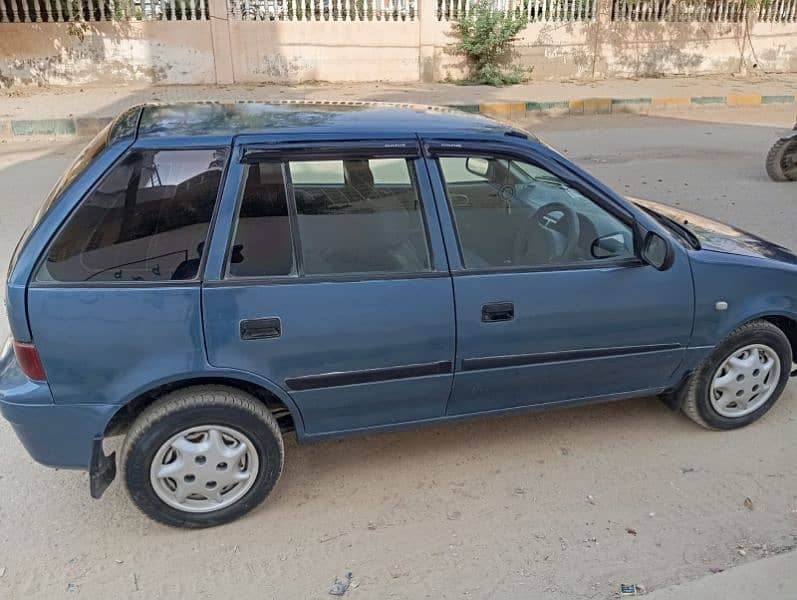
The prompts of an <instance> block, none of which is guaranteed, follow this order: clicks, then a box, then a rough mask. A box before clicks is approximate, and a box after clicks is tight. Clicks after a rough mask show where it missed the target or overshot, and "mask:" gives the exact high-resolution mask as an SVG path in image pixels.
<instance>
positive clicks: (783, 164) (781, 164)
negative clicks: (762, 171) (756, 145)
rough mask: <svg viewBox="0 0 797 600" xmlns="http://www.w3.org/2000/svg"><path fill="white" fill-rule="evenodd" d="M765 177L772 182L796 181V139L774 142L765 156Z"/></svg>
mask: <svg viewBox="0 0 797 600" xmlns="http://www.w3.org/2000/svg"><path fill="white" fill-rule="evenodd" d="M767 175H769V176H770V178H771V179H773V180H774V181H797V137H791V138H784V139H781V140H778V141H777V142H775V145H774V146H772V149H770V151H769V154H768V155H767Z"/></svg>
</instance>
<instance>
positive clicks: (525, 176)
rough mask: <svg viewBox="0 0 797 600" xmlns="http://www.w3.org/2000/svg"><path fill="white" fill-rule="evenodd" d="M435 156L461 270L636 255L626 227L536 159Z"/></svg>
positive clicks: (534, 266)
mask: <svg viewBox="0 0 797 600" xmlns="http://www.w3.org/2000/svg"><path fill="white" fill-rule="evenodd" d="M438 162H439V165H440V170H441V172H442V175H443V180H444V182H445V186H446V193H447V195H448V201H449V204H450V206H451V211H452V214H453V216H454V222H455V226H456V228H457V235H458V236H459V243H460V248H461V251H462V260H463V262H464V265H465V267H466V268H467V269H476V270H478V269H493V268H512V267H531V268H537V267H543V268H544V267H553V266H561V265H568V264H572V263H586V262H594V261H604V260H606V259H610V258H611V259H628V258H632V257H633V256H634V252H633V235H632V230H631V228H630V227H629V226H628V225H626V224H625V223H624V222H623V221H621V220H620V219H619V218H617V217H615V216H614V215H612V214H611V213H609V212H608V211H606V210H605V209H603V208H602V207H600V206H598V205H597V204H595V202H593V201H592V200H590V199H589V198H587V197H586V196H584V195H583V194H582V193H580V192H579V191H578V190H576V189H574V188H573V187H571V186H570V185H568V184H567V183H565V182H564V181H562V180H561V179H559V178H558V177H556V176H555V175H553V174H551V173H549V172H548V171H546V170H544V169H542V168H540V167H538V166H536V165H533V164H530V163H526V162H522V161H516V160H509V159H503V158H496V157H489V156H477V155H474V156H452V157H441V158H440V159H438Z"/></svg>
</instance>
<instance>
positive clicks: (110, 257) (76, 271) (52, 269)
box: [37, 149, 227, 282]
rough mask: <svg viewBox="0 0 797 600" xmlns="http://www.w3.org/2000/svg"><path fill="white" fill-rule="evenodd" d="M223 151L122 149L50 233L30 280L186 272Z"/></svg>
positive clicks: (209, 209) (193, 261)
mask: <svg viewBox="0 0 797 600" xmlns="http://www.w3.org/2000/svg"><path fill="white" fill-rule="evenodd" d="M226 156H227V151H226V149H215V150H214V149H209V150H136V151H133V152H130V153H128V154H127V155H125V156H124V157H123V158H122V159H121V160H120V161H119V162H118V163H117V164H116V165H115V166H114V167H113V168H111V169H110V171H109V172H108V173H106V175H105V176H104V177H103V178H102V180H101V181H100V183H99V184H98V185H97V186H96V187H95V188H94V189H93V190H92V191H91V192H90V193H89V194H88V195H87V196H86V197H85V198H84V199H83V201H82V202H81V204H80V206H79V207H78V208H77V210H76V211H75V213H74V214H73V215H72V216H71V217H70V218H69V220H68V221H67V223H66V225H65V226H64V227H63V228H62V229H61V231H60V232H59V233H58V235H57V236H56V238H55V240H54V241H53V243H52V244H51V246H50V248H49V249H48V251H47V255H46V257H45V260H44V262H43V263H42V265H41V267H40V269H39V273H38V275H37V279H38V280H39V281H58V282H88V281H92V282H97V281H104V282H115V281H169V280H186V279H194V278H195V277H196V275H197V272H198V270H199V263H200V260H201V258H202V254H203V252H204V246H205V239H206V237H207V233H208V228H209V226H210V221H211V218H212V216H213V211H214V207H215V205H216V199H217V196H218V192H219V186H220V183H221V177H222V171H223V169H224V163H225V161H226Z"/></svg>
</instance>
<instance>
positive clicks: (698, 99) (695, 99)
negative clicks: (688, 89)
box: [692, 96, 725, 104]
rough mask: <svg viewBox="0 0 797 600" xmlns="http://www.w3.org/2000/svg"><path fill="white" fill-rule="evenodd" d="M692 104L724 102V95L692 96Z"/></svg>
mask: <svg viewBox="0 0 797 600" xmlns="http://www.w3.org/2000/svg"><path fill="white" fill-rule="evenodd" d="M692 104H725V96H692Z"/></svg>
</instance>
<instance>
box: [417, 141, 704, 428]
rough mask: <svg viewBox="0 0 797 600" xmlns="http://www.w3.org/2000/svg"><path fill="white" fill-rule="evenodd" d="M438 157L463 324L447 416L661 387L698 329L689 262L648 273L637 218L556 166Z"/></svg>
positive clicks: (434, 165) (447, 147)
mask: <svg viewBox="0 0 797 600" xmlns="http://www.w3.org/2000/svg"><path fill="white" fill-rule="evenodd" d="M430 148H431V149H432V150H431V151H432V152H434V153H435V156H434V158H433V159H432V160H430V161H429V164H430V168H431V169H432V171H433V175H434V177H433V179H434V181H435V187H436V188H437V189H436V193H437V194H438V195H439V196H440V197H445V199H446V201H447V202H448V204H449V207H450V210H449V211H441V215H442V216H441V218H442V219H443V229H444V231H445V232H446V235H447V236H448V238H449V240H448V241H449V254H450V256H452V257H453V258H452V259H451V262H452V264H451V268H452V273H453V281H454V292H455V297H456V311H457V360H456V374H455V378H454V390H453V392H452V397H451V400H450V403H449V405H448V409H447V413H448V414H450V415H457V414H466V413H474V412H482V411H490V410H499V409H506V408H513V407H521V406H528V405H534V404H548V403H564V402H569V401H578V400H587V399H591V398H596V399H597V398H610V397H622V396H625V395H631V394H639V393H647V392H653V391H658V390H660V389H661V388H662V387H664V386H666V385H667V384H668V382H669V378H670V376H671V374H672V373H673V371H674V370H675V368H676V367H677V365H678V363H679V362H680V360H681V358H682V356H683V354H684V349H685V347H686V345H687V342H688V339H689V335H690V330H691V325H692V310H693V308H692V299H693V293H692V280H691V274H690V269H689V265H688V259H687V257H686V254H685V252H683V250H679V251H677V254H678V255H677V257H676V260H675V264H674V265H673V266H672V267H671V268H670V269H669V270H667V271H664V272H660V271H657V270H656V269H654V268H652V267H650V266H647V265H644V264H642V263H641V262H640V261H639V260H638V259H637V258H636V256H635V254H634V251H633V247H634V246H633V230H632V226H631V219H630V218H629V215H627V214H624V211H623V210H621V209H619V208H617V207H616V206H615V207H614V208H612V206H610V205H609V203H608V201H606V200H603V202H601V201H600V200H599V199H596V198H595V197H594V191H593V192H592V193H590V189H589V187H588V186H586V185H578V184H577V182H575V183H574V181H573V177H575V176H573V175H570V176H569V177H568V176H567V175H562V176H561V177H560V176H557V174H555V173H554V172H552V170H551V169H550V168H549V167H547V166H546V165H551V166H553V167H555V168H556V170H557V171H558V172H559V173H562V168H561V167H558V166H557V165H556V164H555V163H553V162H552V161H547V162H546V161H545V160H544V159H541V158H540V159H535V158H534V157H533V155H520V156H518V154H514V155H510V154H508V155H503V154H500V153H493V154H490V153H488V154H485V153H483V152H478V151H476V150H474V151H472V152H469V151H468V149H467V146H464V145H453V144H440V146H439V148H438V149H437V150H436V151H435V149H434V145H433V144H432V145H431V146H430ZM451 148H456V150H455V151H453V152H452V150H451ZM524 156H527V158H526V159H524V158H523V157H524ZM566 173H569V172H566ZM565 179H569V181H566V180H565ZM456 262H458V264H455V263H456Z"/></svg>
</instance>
